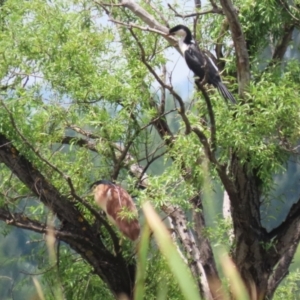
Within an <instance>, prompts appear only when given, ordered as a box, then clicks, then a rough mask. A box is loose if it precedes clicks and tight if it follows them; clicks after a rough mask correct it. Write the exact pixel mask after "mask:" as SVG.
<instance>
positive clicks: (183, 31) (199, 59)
mask: <svg viewBox="0 0 300 300" xmlns="http://www.w3.org/2000/svg"><path fill="white" fill-rule="evenodd" d="M169 35H178V36H180V37H181V38H180V40H179V48H180V51H181V52H182V54H183V56H184V58H185V61H186V64H187V65H188V67H189V68H190V69H191V70H192V71H193V72H194V74H195V75H196V76H198V77H199V78H200V80H201V81H202V80H203V79H204V78H205V79H206V81H207V83H209V84H212V85H213V86H214V87H216V88H217V89H218V90H219V92H220V93H221V94H222V96H223V97H224V99H225V100H226V101H227V100H230V101H231V102H232V103H234V104H236V100H235V98H234V97H233V95H232V94H231V93H230V92H229V91H228V89H227V87H226V86H225V85H224V84H223V82H222V80H221V77H220V75H219V72H218V70H217V68H216V67H215V65H214V64H213V62H212V61H211V59H210V58H209V57H208V56H207V55H206V54H205V53H203V52H202V51H201V50H200V49H199V47H198V45H197V44H196V43H195V41H194V40H193V37H192V33H191V31H190V30H189V29H188V28H187V27H186V26H184V25H177V26H175V27H173V28H171V29H170V30H169Z"/></svg>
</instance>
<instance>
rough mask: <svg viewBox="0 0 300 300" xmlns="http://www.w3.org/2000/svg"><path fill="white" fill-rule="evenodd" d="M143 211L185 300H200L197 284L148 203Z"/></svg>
mask: <svg viewBox="0 0 300 300" xmlns="http://www.w3.org/2000/svg"><path fill="white" fill-rule="evenodd" d="M143 211H144V214H145V217H146V220H147V223H148V224H149V227H150V229H151V230H152V231H153V234H154V237H155V239H156V241H157V244H158V247H159V249H160V251H161V253H162V254H163V255H164V257H165V259H166V261H167V263H168V265H169V268H170V270H171V272H172V273H173V275H174V277H175V279H176V280H177V282H178V284H179V287H180V289H181V291H182V294H183V295H184V297H185V299H187V300H190V299H193V300H200V299H201V297H200V295H199V291H198V288H197V284H196V282H195V281H194V279H193V277H192V274H191V272H190V270H189V269H188V267H187V265H186V264H185V263H184V261H183V260H182V258H181V257H180V255H179V253H178V252H177V249H176V247H175V245H174V244H173V241H172V239H171V237H170V234H169V232H168V230H167V228H166V227H165V225H164V224H163V222H162V221H161V219H160V217H159V216H158V215H157V213H156V212H155V211H154V209H153V208H152V206H151V204H150V203H149V202H146V203H145V204H144V205H143Z"/></svg>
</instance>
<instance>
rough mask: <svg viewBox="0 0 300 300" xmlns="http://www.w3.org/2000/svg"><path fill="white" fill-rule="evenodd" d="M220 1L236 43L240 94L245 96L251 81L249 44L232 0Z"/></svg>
mask: <svg viewBox="0 0 300 300" xmlns="http://www.w3.org/2000/svg"><path fill="white" fill-rule="evenodd" d="M220 3H221V5H222V8H223V12H224V13H225V15H226V17H227V20H228V23H229V27H230V31H231V36H232V40H233V43H234V48H235V52H236V58H237V71H238V81H239V95H240V96H241V97H243V94H244V92H245V91H246V89H247V86H248V85H249V82H250V63H249V55H248V51H247V45H246V41H245V37H244V34H243V31H242V27H241V24H240V22H239V20H238V16H237V13H236V10H235V9H234V6H233V4H232V1H231V0H220Z"/></svg>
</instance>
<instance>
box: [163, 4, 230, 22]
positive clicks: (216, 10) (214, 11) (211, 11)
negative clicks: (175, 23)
mask: <svg viewBox="0 0 300 300" xmlns="http://www.w3.org/2000/svg"><path fill="white" fill-rule="evenodd" d="M168 7H169V8H170V9H171V10H172V11H173V12H174V14H175V17H179V18H182V19H186V18H191V17H198V16H202V15H207V14H219V15H223V14H224V13H223V10H222V9H221V8H219V7H217V6H213V8H212V9H209V10H205V11H200V12H195V13H191V14H187V15H183V14H180V13H178V12H177V11H176V10H175V8H173V6H172V5H171V4H169V3H168Z"/></svg>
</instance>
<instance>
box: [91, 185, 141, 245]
mask: <svg viewBox="0 0 300 300" xmlns="http://www.w3.org/2000/svg"><path fill="white" fill-rule="evenodd" d="M91 189H92V191H93V194H94V198H95V201H96V203H97V204H98V205H99V206H100V207H101V209H102V210H104V212H105V213H106V215H107V218H108V219H109V220H110V222H111V223H112V224H114V225H115V226H117V227H118V228H119V230H120V231H121V232H122V234H123V235H125V236H126V237H128V238H129V239H131V240H132V241H135V240H137V238H138V237H139V234H140V224H139V221H138V212H137V209H136V206H135V204H134V202H133V200H132V198H131V197H130V195H129V194H128V193H127V191H126V190H124V189H123V188H122V187H120V186H119V185H117V184H114V183H112V182H110V181H108V180H99V181H96V182H94V183H93V184H91Z"/></svg>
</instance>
